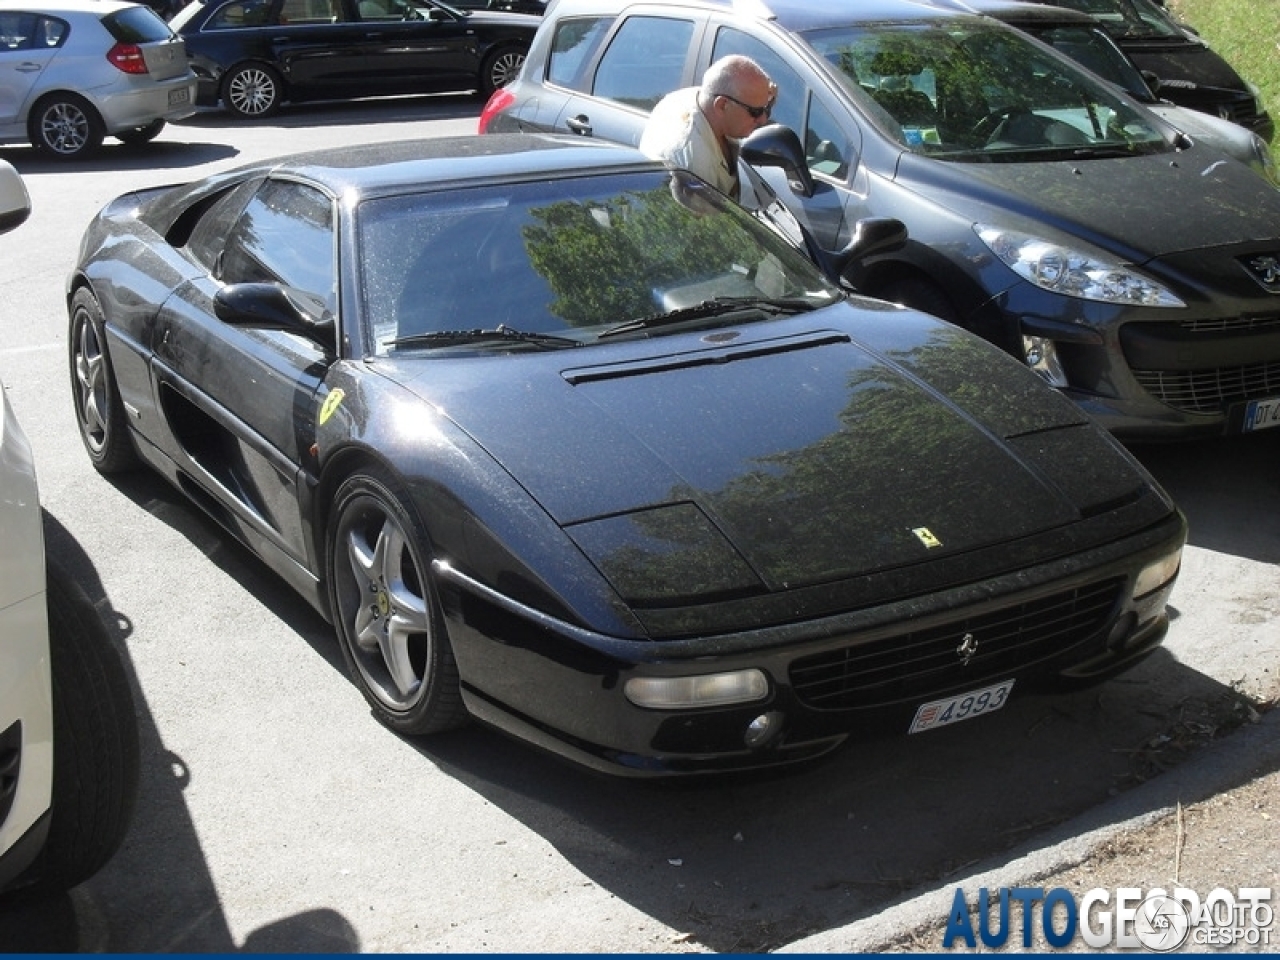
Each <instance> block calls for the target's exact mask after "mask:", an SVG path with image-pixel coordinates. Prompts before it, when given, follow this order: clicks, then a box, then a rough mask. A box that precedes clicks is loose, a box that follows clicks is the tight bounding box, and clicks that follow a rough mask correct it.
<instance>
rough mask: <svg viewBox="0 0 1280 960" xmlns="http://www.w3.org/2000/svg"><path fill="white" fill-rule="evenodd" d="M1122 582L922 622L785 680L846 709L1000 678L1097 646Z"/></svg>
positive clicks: (816, 704) (816, 700)
mask: <svg viewBox="0 0 1280 960" xmlns="http://www.w3.org/2000/svg"><path fill="white" fill-rule="evenodd" d="M1123 587H1124V580H1123V579H1122V578H1117V579H1114V580H1107V581H1104V582H1102V583H1096V584H1090V585H1088V586H1084V587H1079V588H1076V589H1073V590H1066V591H1063V592H1061V593H1055V594H1052V595H1050V596H1047V597H1040V598H1037V599H1035V600H1026V601H1023V602H1021V603H1014V604H1010V605H1008V606H1006V607H1002V608H1000V609H998V610H994V611H990V612H987V613H983V614H980V615H977V616H969V617H964V618H962V619H958V620H955V621H952V622H949V623H946V624H942V625H940V626H936V627H930V628H929V629H927V630H912V631H910V632H906V633H901V634H897V635H895V636H892V637H886V638H884V639H882V640H876V641H873V642H871V643H861V644H854V645H852V646H848V647H843V648H841V649H839V650H832V651H828V652H826V653H820V654H815V655H814V656H811V657H802V658H800V659H798V660H796V661H795V662H793V663H792V664H791V669H790V678H791V685H792V687H793V689H794V690H795V693H796V696H797V697H798V698H799V699H800V701H801V702H802V703H803V704H805V705H806V706H809V707H812V708H814V709H818V710H852V709H865V708H868V707H877V706H887V705H889V704H894V703H900V702H904V701H909V702H916V701H922V700H928V699H930V698H931V697H934V696H937V695H939V694H941V693H944V692H949V691H954V690H955V689H957V688H958V687H960V686H978V685H980V684H982V683H983V682H985V681H988V680H1005V679H1008V678H1009V677H1011V676H1013V675H1015V674H1017V673H1018V672H1019V671H1021V670H1022V669H1024V668H1025V667H1027V666H1028V665H1029V664H1032V663H1036V662H1037V661H1040V660H1043V659H1045V658H1047V657H1051V656H1055V655H1057V654H1061V653H1064V652H1066V651H1069V650H1071V649H1073V648H1075V647H1079V646H1081V645H1082V644H1087V643H1089V642H1090V641H1096V642H1097V644H1098V646H1099V649H1101V644H1102V642H1103V639H1102V634H1101V633H1100V631H1101V630H1102V628H1103V627H1104V626H1105V625H1106V624H1107V623H1108V622H1109V621H1110V619H1111V617H1112V613H1113V611H1114V610H1115V608H1116V604H1117V602H1118V601H1119V599H1120V593H1121V590H1122V589H1123ZM967 637H972V642H974V643H976V644H977V647H976V651H975V652H974V653H973V654H972V657H971V658H970V659H969V662H968V663H967V664H965V663H964V662H963V656H962V654H961V653H960V652H959V649H960V647H961V646H962V645H964V644H965V642H966V638H967ZM1083 653H1084V652H1083V651H1081V655H1083Z"/></svg>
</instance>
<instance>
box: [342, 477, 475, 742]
mask: <svg viewBox="0 0 1280 960" xmlns="http://www.w3.org/2000/svg"><path fill="white" fill-rule="evenodd" d="M327 572H328V578H329V600H330V609H331V610H332V613H333V619H334V624H335V626H336V629H337V633H338V641H339V643H340V645H341V647H342V654H343V658H344V659H345V660H346V663H347V667H348V669H349V670H350V672H351V676H352V678H353V679H354V680H355V682H356V684H357V685H358V686H359V687H360V690H361V692H362V693H363V694H364V696H365V699H366V700H367V701H368V702H369V704H370V706H371V707H372V708H373V712H374V715H375V716H376V717H377V718H378V719H379V720H380V721H381V722H382V723H384V724H386V725H387V726H388V727H390V728H391V729H393V730H396V731H398V732H400V733H405V734H413V735H417V734H427V733H437V732H439V731H441V730H447V729H450V728H452V727H456V726H459V725H461V724H462V723H463V722H464V721H465V720H466V715H467V714H466V708H465V707H464V706H463V704H462V693H461V689H460V684H459V680H458V667H457V664H456V663H455V661H454V658H453V649H452V648H451V646H450V645H449V637H448V635H447V633H446V632H445V627H444V616H443V614H442V612H441V609H440V601H439V599H438V598H437V596H436V591H435V585H434V583H433V581H432V577H431V566H430V556H429V550H428V547H427V538H426V535H425V532H424V531H423V529H422V526H421V524H420V523H419V522H418V521H417V520H416V518H415V517H414V515H413V513H412V511H411V509H410V508H409V507H407V506H406V501H405V498H404V497H403V495H401V494H400V493H399V492H398V486H397V484H396V483H395V482H394V481H392V480H391V479H390V478H389V477H388V476H386V475H385V474H384V473H383V472H381V471H370V472H368V473H358V474H355V475H353V476H351V477H349V478H348V479H347V480H345V481H344V482H343V483H342V485H341V486H340V487H339V488H338V492H337V495H336V496H335V498H334V502H333V509H332V512H331V515H330V524H329V543H328V571H327Z"/></svg>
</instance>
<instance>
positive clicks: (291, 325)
mask: <svg viewBox="0 0 1280 960" xmlns="http://www.w3.org/2000/svg"><path fill="white" fill-rule="evenodd" d="M213 312H214V315H215V316H217V318H218V319H219V320H221V321H222V322H223V323H226V324H229V325H231V326H234V327H256V328H258V329H260V330H286V331H289V332H290V333H296V334H299V335H301V336H304V337H306V338H307V339H309V340H314V341H315V342H316V343H318V344H319V345H320V346H322V347H324V348H326V349H328V350H332V349H333V348H334V330H333V314H331V313H330V312H329V311H328V310H327V309H326V308H325V305H324V303H323V302H322V301H321V300H320V298H318V297H316V296H314V295H312V294H309V293H306V292H304V291H302V290H297V289H294V288H293V287H286V286H282V285H281V284H278V283H232V284H228V285H227V286H225V287H223V288H221V289H220V290H219V291H218V292H217V293H215V294H214V296H213Z"/></svg>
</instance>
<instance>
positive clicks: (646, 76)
mask: <svg viewBox="0 0 1280 960" xmlns="http://www.w3.org/2000/svg"><path fill="white" fill-rule="evenodd" d="M692 40H693V21H692V20H676V19H673V18H669V17H629V18H628V19H627V20H626V21H624V22H623V24H622V26H621V27H619V28H618V31H617V32H616V33H615V34H614V36H613V40H612V41H610V43H609V49H608V50H606V51H605V53H604V57H603V58H601V60H600V66H599V68H598V69H597V70H596V81H595V87H594V89H593V91H592V92H593V93H594V94H595V95H596V96H597V97H604V98H605V99H608V100H617V101H618V102H619V103H625V104H628V105H629V106H633V107H639V108H640V109H641V110H652V109H653V106H654V104H656V103H657V102H658V101H659V100H661V99H662V97H663V96H664V95H665V94H668V93H670V92H671V91H672V90H675V89H676V88H678V87H679V86H680V85H681V82H682V81H683V79H684V64H685V60H686V59H687V58H688V53H689V44H690V42H691V41H692Z"/></svg>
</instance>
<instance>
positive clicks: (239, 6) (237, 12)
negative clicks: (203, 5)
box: [201, 0, 271, 30]
mask: <svg viewBox="0 0 1280 960" xmlns="http://www.w3.org/2000/svg"><path fill="white" fill-rule="evenodd" d="M270 13H271V3H270V0H234V2H233V3H228V4H225V5H224V6H223V7H222V8H221V9H220V10H218V11H216V12H215V13H214V14H213V16H211V17H210V18H209V19H208V21H206V23H205V25H204V26H203V27H202V28H201V29H202V30H238V29H240V28H242V27H260V26H262V25H263V24H266V23H270V22H271V21H270Z"/></svg>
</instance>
